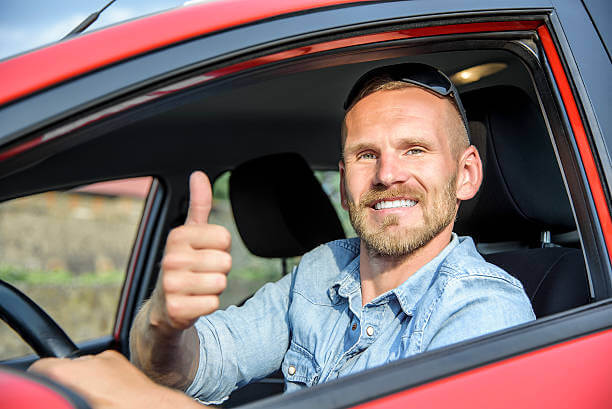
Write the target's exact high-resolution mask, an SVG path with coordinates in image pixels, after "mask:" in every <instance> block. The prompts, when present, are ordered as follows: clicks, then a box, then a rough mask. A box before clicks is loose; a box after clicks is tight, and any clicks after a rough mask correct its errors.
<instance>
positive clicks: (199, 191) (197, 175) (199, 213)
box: [185, 170, 212, 224]
mask: <svg viewBox="0 0 612 409" xmlns="http://www.w3.org/2000/svg"><path fill="white" fill-rule="evenodd" d="M211 206H212V189H211V187H210V181H209V180H208V177H207V176H206V174H205V173H204V172H202V171H199V170H198V171H195V172H193V173H192V174H191V177H190V178H189V210H188V211H187V219H186V220H185V224H206V223H208V215H209V214H210V208H211Z"/></svg>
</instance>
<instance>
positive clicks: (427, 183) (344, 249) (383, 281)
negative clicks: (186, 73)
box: [40, 64, 534, 403]
mask: <svg viewBox="0 0 612 409" xmlns="http://www.w3.org/2000/svg"><path fill="white" fill-rule="evenodd" d="M345 109H346V116H345V118H344V123H343V129H342V146H343V147H342V150H343V158H342V160H341V161H340V163H339V168H340V176H341V195H342V203H343V206H344V208H345V209H347V210H348V212H349V214H350V219H351V222H352V224H353V226H354V227H355V230H356V231H357V233H358V236H359V237H358V238H354V239H348V240H339V241H335V242H331V243H328V244H325V245H322V246H319V247H318V248H316V249H314V250H313V251H311V252H309V253H307V254H306V255H304V256H303V257H302V260H301V262H300V264H299V266H298V267H297V268H296V269H295V270H294V271H293V272H292V274H290V275H287V276H286V277H284V278H282V279H281V280H279V281H278V282H276V283H269V284H267V285H265V286H264V287H263V288H262V289H260V290H259V291H258V292H257V293H256V294H255V295H254V296H253V297H252V298H251V299H250V300H249V301H247V302H246V303H245V305H244V306H243V307H240V308H236V307H230V308H228V309H227V310H225V311H216V310H217V307H218V302H219V301H218V295H219V294H220V293H221V292H222V291H223V290H224V288H225V282H226V281H225V275H226V274H227V273H228V272H229V270H230V268H231V257H230V256H229V246H230V236H229V233H228V232H227V230H225V229H224V228H222V227H220V226H213V225H209V224H208V222H207V219H208V213H209V211H210V207H211V192H210V183H209V182H208V179H207V178H206V176H205V175H204V174H203V173H201V172H196V173H194V174H193V175H192V176H191V180H190V192H191V198H190V208H189V214H188V217H187V221H186V223H185V225H184V226H180V227H178V228H176V229H174V230H173V231H172V232H171V233H170V235H169V236H168V240H167V244H166V252H165V256H164V259H163V262H162V273H161V274H160V280H159V282H158V285H157V287H156V289H155V291H154V293H153V296H152V298H151V300H149V301H148V302H147V304H145V306H144V307H143V308H142V310H141V311H140V313H139V315H138V317H137V319H136V321H135V324H134V327H133V330H132V339H131V347H132V359H133V362H134V363H135V364H136V366H138V367H140V368H141V369H142V370H143V371H144V372H145V373H146V374H147V375H149V376H150V377H151V378H153V379H154V380H156V381H157V382H159V383H162V384H166V385H169V386H172V387H175V388H180V389H183V390H186V391H187V393H188V394H189V395H191V396H195V397H198V398H199V399H201V400H202V401H205V402H211V403H218V402H220V401H223V400H224V399H225V398H226V397H228V396H229V394H230V393H231V392H232V391H233V390H234V389H236V388H238V387H240V386H242V385H245V384H247V383H249V382H250V381H252V380H254V379H257V378H262V377H264V376H266V375H267V374H269V373H271V372H273V371H274V370H276V369H278V368H279V367H280V368H281V370H282V372H283V375H284V377H285V381H286V390H287V391H294V390H298V389H301V388H304V387H308V386H311V385H313V384H316V383H321V382H325V381H329V380H332V379H336V378H338V377H341V376H344V375H348V374H351V373H355V372H357V371H361V370H364V369H367V368H372V367H375V366H378V365H383V364H385V363H387V362H390V361H393V360H397V359H400V358H403V357H408V356H411V355H414V354H416V353H419V352H423V351H427V350H431V349H433V348H438V347H442V346H445V345H449V344H452V343H455V342H459V341H462V340H465V339H468V338H471V337H475V336H479V335H483V334H487V333H490V332H492V331H496V330H500V329H503V328H506V327H509V326H512V325H516V324H520V323H523V322H526V321H529V320H532V319H534V314H533V311H532V309H531V305H530V303H529V300H528V299H527V297H526V295H525V293H524V291H523V288H522V286H521V284H520V283H519V282H518V281H517V280H516V279H514V278H513V277H511V276H510V275H509V274H507V273H506V272H504V271H503V270H501V269H499V268H497V267H496V266H493V265H491V264H488V263H486V262H485V261H484V260H483V258H482V257H481V256H480V255H479V254H478V252H477V251H476V248H475V246H474V243H473V241H472V239H470V238H469V237H458V236H457V235H455V234H454V233H453V232H452V231H453V224H454V220H455V217H456V215H457V210H458V208H459V204H460V202H461V201H462V200H468V199H470V198H472V197H473V196H474V195H475V194H476V192H477V191H478V188H479V187H480V183H481V181H482V164H481V161H480V157H479V155H478V151H477V150H476V149H475V147H474V146H470V143H469V133H468V127H467V120H466V118H465V113H464V112H463V108H462V105H461V101H460V100H459V98H458V95H457V92H456V90H455V88H454V86H453V85H452V83H451V82H450V81H449V80H448V78H447V77H446V76H445V75H444V74H442V73H441V72H439V71H438V70H436V69H435V68H433V67H429V66H426V65H422V64H401V65H396V66H389V67H382V68H378V69H376V70H373V71H371V72H369V73H367V74H365V75H364V76H363V77H362V78H361V79H360V80H359V81H358V82H357V83H356V85H355V86H354V88H353V90H352V91H351V92H350V94H349V97H348V99H347V102H346V105H345ZM103 359H106V361H104V360H103ZM113 360H115V361H117V362H116V366H117V367H120V366H125V365H127V363H125V362H122V361H121V358H118V357H114V356H110V357H109V356H108V354H107V355H106V356H105V357H95V358H93V359H92V360H91V361H93V362H90V363H88V362H87V361H86V362H82V361H81V362H77V363H75V364H78V365H80V367H79V368H80V369H82V368H83V367H87V366H89V367H91V368H93V366H94V365H95V364H96V363H97V365H98V367H104V368H105V371H106V370H107V369H108V368H110V367H112V366H113V365H114V364H112V363H109V362H110V361H113ZM50 366H53V365H50ZM68 366H69V365H68ZM40 367H42V368H44V367H45V364H44V363H43V364H42V365H41V366H40ZM43 371H44V370H43ZM130 371H131V370H130ZM130 371H128V370H126V369H124V370H123V371H122V373H130ZM67 372H68V368H67V367H66V369H65V370H59V371H56V372H55V374H56V375H58V374H59V375H58V376H56V377H57V378H59V379H60V380H62V376H61V374H62V373H67ZM133 372H134V374H133V376H132V378H133V382H131V381H130V382H127V384H130V383H131V384H136V383H137V382H139V383H141V384H142V382H143V380H142V378H143V377H140V378H139V377H138V376H139V375H138V373H137V372H136V371H133ZM85 378H86V377H82V378H81V379H85ZM110 378H112V377H109V376H106V377H104V379H110ZM118 378H119V377H118ZM63 379H64V380H65V381H67V382H69V383H71V384H73V385H75V383H74V382H72V381H71V380H70V379H66V378H63ZM76 382H77V385H76V386H77V387H78V382H82V381H81V380H77V381H76ZM124 383H126V382H125V381H124ZM147 388H148V389H149V390H150V391H151V393H150V396H156V399H157V400H159V401H160V402H161V401H167V402H171V401H176V402H178V400H177V399H178V398H177V397H176V396H172V395H171V394H170V393H169V392H168V393H161V392H160V390H159V387H158V386H156V385H155V386H153V384H151V385H149V386H148V387H145V388H140V389H139V393H146V390H147ZM83 389H85V390H86V393H87V394H91V393H92V388H90V387H88V388H83ZM94 389H95V388H94ZM153 390H155V391H156V392H155V393H153V392H152V391H153ZM160 393H161V395H163V396H164V397H163V398H160V397H158V396H160Z"/></svg>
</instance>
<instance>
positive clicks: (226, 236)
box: [217, 226, 232, 248]
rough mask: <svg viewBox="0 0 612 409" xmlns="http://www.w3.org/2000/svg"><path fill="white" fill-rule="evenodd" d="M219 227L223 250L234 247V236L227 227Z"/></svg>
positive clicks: (220, 242)
mask: <svg viewBox="0 0 612 409" xmlns="http://www.w3.org/2000/svg"><path fill="white" fill-rule="evenodd" d="M219 227H221V228H220V229H219V233H218V236H217V237H218V238H219V244H220V245H221V246H223V248H229V247H230V246H231V245H232V235H231V233H230V232H229V230H227V229H226V228H225V227H223V226H219Z"/></svg>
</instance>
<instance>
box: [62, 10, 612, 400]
mask: <svg viewBox="0 0 612 409" xmlns="http://www.w3.org/2000/svg"><path fill="white" fill-rule="evenodd" d="M471 4H475V3H471ZM509 14H511V13H509ZM524 16H531V17H538V16H539V17H542V16H544V18H545V19H546V18H547V17H548V16H549V14H548V12H545V13H544V14H541V13H540V12H530V13H526V14H524ZM462 17H463V18H466V19H467V18H474V16H473V15H472V14H469V13H468V14H465V15H464V16H462ZM454 18H457V16H454ZM275 21H281V20H275ZM547 21H548V20H547ZM547 28H548V29H549V30H550V31H552V32H553V33H554V34H555V35H557V34H558V33H557V29H555V28H554V27H552V26H551V25H550V23H548V26H547ZM354 29H355V28H354ZM355 30H356V29H355ZM294 41H297V40H295V39H294ZM256 52H257V50H249V52H246V51H245V52H243V53H242V54H240V56H239V57H240V58H244V57H245V56H246V55H248V54H249V53H251V55H252V54H253V53H256ZM255 55H256V54H255ZM234 57H238V56H237V55H236V56H234ZM224 61H225V64H227V61H228V60H224ZM207 62H208V63H209V64H210V63H214V62H215V61H214V59H211V60H208V61H207ZM173 75H178V73H177V72H173ZM546 75H547V77H546V78H544V80H545V81H546V84H548V86H550V91H549V93H550V95H549V96H547V97H550V98H551V101H549V102H547V103H545V105H546V107H548V108H546V107H545V110H546V109H548V110H549V111H547V112H554V111H556V112H557V114H558V115H557V116H558V117H559V119H560V123H562V124H563V125H559V126H562V127H563V130H562V131H561V132H559V131H558V132H553V133H554V134H555V135H559V134H561V135H562V138H566V139H567V140H566V142H565V143H566V144H567V146H566V152H558V155H559V156H560V157H561V162H562V163H564V166H577V167H578V168H580V165H581V163H580V161H579V160H577V158H579V157H580V156H572V155H575V154H576V151H577V148H576V147H575V144H574V143H573V140H574V139H573V137H572V132H571V131H570V129H571V125H570V121H569V120H568V118H567V115H566V114H565V112H564V110H563V109H562V108H561V109H559V107H560V106H562V98H561V96H560V95H559V92H558V90H557V87H556V83H555V82H552V83H551V82H550V78H551V72H550V69H548V70H547V72H546ZM156 80H159V77H156ZM149 85H150V84H149ZM551 85H552V86H551ZM141 86H142V84H141ZM100 102H101V101H96V102H91V101H90V103H91V105H90V106H95V105H96V104H98V103H100ZM80 109H83V106H81V107H79V110H80ZM548 117H549V118H550V117H551V116H548ZM56 119H57V118H56ZM582 121H583V122H585V118H584V117H582ZM587 123H588V122H587ZM552 126H554V125H552ZM90 136H91V135H90ZM66 139H69V138H66ZM74 139H76V138H74ZM66 142H67V143H68V141H66ZM71 142H73V143H82V139H81V140H79V141H71ZM556 142H557V143H560V145H559V146H563V145H562V142H560V141H556ZM568 142H569V143H568ZM66 145H67V144H60V143H58V144H57V145H56V146H58V148H61V149H65V147H66ZM555 146H557V145H556V144H555ZM591 148H592V149H593V147H591ZM563 155H570V157H572V158H573V160H575V162H576V163H574V164H571V163H569V164H568V162H567V161H568V159H567V158H566V159H563ZM574 176H576V177H577V178H580V180H577V181H572V180H567V183H569V184H572V183H578V182H580V183H582V185H581V186H582V187H581V188H580V189H577V190H574V191H577V193H576V194H577V195H582V194H586V199H587V200H586V201H587V202H588V201H589V200H591V202H590V203H586V204H585V209H583V211H584V212H586V213H587V217H586V219H588V221H590V222H592V223H593V224H592V226H593V232H592V234H593V237H594V240H593V241H594V242H595V243H599V244H598V246H599V247H598V248H596V249H594V250H593V253H596V255H592V256H591V257H594V258H596V259H600V263H601V264H602V266H601V267H599V268H602V269H603V270H609V269H610V266H609V264H610V263H609V259H607V253H606V251H605V245H603V244H602V243H603V242H604V233H603V232H602V231H601V229H600V227H599V218H597V217H596V216H595V215H597V212H596V211H595V209H594V206H593V204H592V198H591V197H590V191H589V189H588V188H585V185H584V180H585V179H584V178H585V175H584V172H583V171H579V172H577V173H576V174H575V175H574ZM581 181H582V182H581ZM570 191H572V190H570ZM580 191H582V192H580ZM154 196H155V197H153V198H152V201H153V202H155V203H156V204H155V206H158V207H156V212H157V213H155V215H156V216H157V218H155V217H153V218H152V219H151V222H150V226H149V227H150V230H148V229H146V228H145V229H144V230H145V232H144V233H143V234H145V233H146V234H148V235H149V236H148V237H149V238H148V239H149V240H150V242H149V243H151V244H150V246H149V247H148V248H149V249H151V251H150V252H149V253H147V254H148V256H145V255H144V253H143V255H141V256H140V257H136V259H135V262H136V261H138V262H140V260H143V259H142V257H145V259H146V261H143V262H142V264H141V267H138V268H136V267H135V271H137V270H140V271H141V272H142V271H145V273H143V274H146V272H147V271H148V272H149V273H150V272H151V271H152V270H153V269H152V266H154V265H155V263H156V262H155V261H154V259H155V257H153V253H155V251H154V248H155V243H157V244H159V243H160V240H161V238H162V237H163V232H164V231H167V225H168V223H167V222H160V220H163V213H164V211H165V210H166V209H167V206H168V202H167V200H168V199H167V198H164V197H163V195H161V194H160V196H158V195H154ZM152 206H153V205H152ZM153 219H155V222H154V221H153ZM145 224H147V225H148V223H145ZM580 224H581V225H583V226H586V225H587V220H582V221H581V223H580ZM143 240H144V238H143ZM601 254H606V258H605V259H602V258H601V256H600V255H601ZM588 264H589V265H592V264H591V261H590V262H589V263H588ZM147 266H148V267H147ZM135 274H137V272H136V273H135ZM134 285H136V284H134ZM608 287H609V286H608ZM139 288H141V293H142V287H139ZM149 288H150V285H149ZM128 293H129V291H128ZM142 299H144V297H143V298H139V299H135V300H134V301H133V302H132V304H133V305H137V304H138V301H140V300H142ZM133 309H134V308H133V307H130V308H127V307H126V310H130V311H133ZM602 311H607V312H609V311H610V305H609V302H608V301H606V300H604V301H601V302H599V303H595V304H591V305H588V306H585V307H582V308H579V309H578V310H572V311H570V312H566V313H561V314H560V315H557V316H555V317H553V318H550V321H546V322H552V321H553V320H557V321H555V322H557V323H560V324H559V325H561V326H562V327H558V328H557V329H556V330H559V328H563V331H566V332H564V334H565V335H564V336H563V337H557V338H554V337H552V338H551V337H550V335H551V333H553V332H554V331H553V330H545V329H546V328H544V327H546V325H544V324H542V325H541V326H539V323H542V321H540V320H538V321H537V322H536V323H532V324H526V325H525V326H521V327H520V328H519V329H516V328H515V329H512V330H509V331H505V332H502V333H501V334H497V335H494V336H487V337H485V340H484V341H483V340H482V339H477V340H474V341H473V342H474V343H479V342H484V343H485V344H486V343H487V342H491V344H487V345H496V344H495V342H494V340H503V339H515V337H514V336H513V335H517V334H518V333H520V332H521V331H526V332H527V333H530V331H535V330H538V329H541V330H542V331H543V332H544V333H545V334H544V335H543V338H542V339H540V340H539V341H533V340H532V341H530V342H529V343H528V344H529V345H530V346H527V345H526V344H525V342H522V343H519V344H520V345H522V346H521V347H520V348H518V349H519V350H520V351H521V352H517V351H516V350H515V352H516V354H523V353H525V352H527V351H531V350H534V349H538V348H541V347H543V345H550V344H551V343H558V342H563V341H565V340H567V339H569V338H568V337H570V338H572V337H576V336H580V335H584V334H587V333H591V332H593V331H597V330H600V329H605V328H609V327H610V325H612V324H610V318H607V317H602ZM604 315H605V314H604ZM609 315H610V314H608V316H609ZM585 316H586V317H589V316H591V319H589V322H591V326H589V327H588V328H587V327H585V325H584V324H581V322H582V321H581V320H579V319H578V318H581V317H585ZM126 321H129V319H126ZM553 327H554V325H552V326H548V327H547V328H553ZM556 330H555V331H556ZM496 337H498V338H496ZM505 337H509V338H505ZM116 341H120V340H117V339H116ZM124 342H125V341H122V342H120V343H121V344H122V345H124ZM470 342H471V341H470ZM500 342H501V341H500ZM466 345H468V344H465V345H464V344H461V345H459V346H454V347H449V348H448V349H444V350H440V351H438V352H436V354H438V353H440V356H441V357H444V358H445V359H446V358H448V359H453V357H454V358H457V356H456V355H454V354H456V353H458V352H457V351H459V350H460V349H461V348H463V347H464V346H466ZM470 345H472V346H473V347H474V344H471V343H470ZM487 345H485V347H487ZM521 348H522V349H521ZM474 352H477V351H476V350H474ZM431 354H433V352H432V353H431ZM431 354H430V355H424V357H423V356H421V357H419V359H421V358H422V359H426V358H427V359H432V358H433V357H432V355H431ZM512 356H514V355H512ZM507 358H508V356H504V357H498V359H507ZM411 362H412V363H409V364H406V362H402V365H407V366H410V365H414V362H416V361H411ZM472 365H479V364H476V363H472ZM480 365H482V363H481V364H480ZM405 369H406V368H405V367H404V370H405ZM466 369H467V368H466V367H465V366H464V367H462V369H456V370H459V371H463V370H466ZM442 372H443V371H442ZM444 374H446V375H444ZM448 374H449V372H448V371H447V372H444V373H443V374H442V375H440V374H438V375H439V376H442V377H443V376H447V375H448ZM366 375H371V373H369V372H368V373H366ZM366 375H363V376H366ZM432 376H433V375H432ZM431 379H433V378H431ZM431 379H429V380H427V381H425V382H429V381H431ZM436 379H439V378H436ZM351 382H353V381H351V380H350V379H348V380H347V381H346V383H347V384H351ZM415 382H417V383H418V384H420V383H422V382H423V380H422V379H421V380H420V381H415ZM417 383H414V384H410V383H407V384H406V385H405V386H406V387H411V386H414V385H416V384H417ZM321 387H325V386H323V385H322V386H321ZM336 387H338V384H336ZM330 388H331V387H330ZM368 393H371V391H370V392H368ZM280 400H282V398H280Z"/></svg>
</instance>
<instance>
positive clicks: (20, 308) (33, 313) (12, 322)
mask: <svg viewBox="0 0 612 409" xmlns="http://www.w3.org/2000/svg"><path fill="white" fill-rule="evenodd" d="M0 319H2V320H3V321H4V322H6V323H7V324H8V325H9V326H10V327H11V328H13V330H15V332H17V334H19V336H20V337H21V338H23V340H24V341H25V342H27V343H28V345H30V346H31V347H32V349H33V350H34V352H36V353H37V354H38V355H39V356H40V357H41V358H47V357H56V358H72V357H77V356H79V348H77V346H76V345H75V344H74V342H72V340H71V339H70V337H68V335H66V333H65V332H64V330H63V329H61V328H60V326H59V325H57V323H56V322H55V321H54V320H53V318H51V317H50V316H49V314H47V313H46V312H45V311H43V309H42V308H40V307H39V306H38V305H37V304H36V303H35V302H34V301H32V300H31V299H30V297H28V296H27V295H25V294H24V293H22V292H21V291H19V290H18V289H17V288H15V287H13V286H12V285H10V284H8V283H7V282H5V281H2V280H0Z"/></svg>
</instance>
